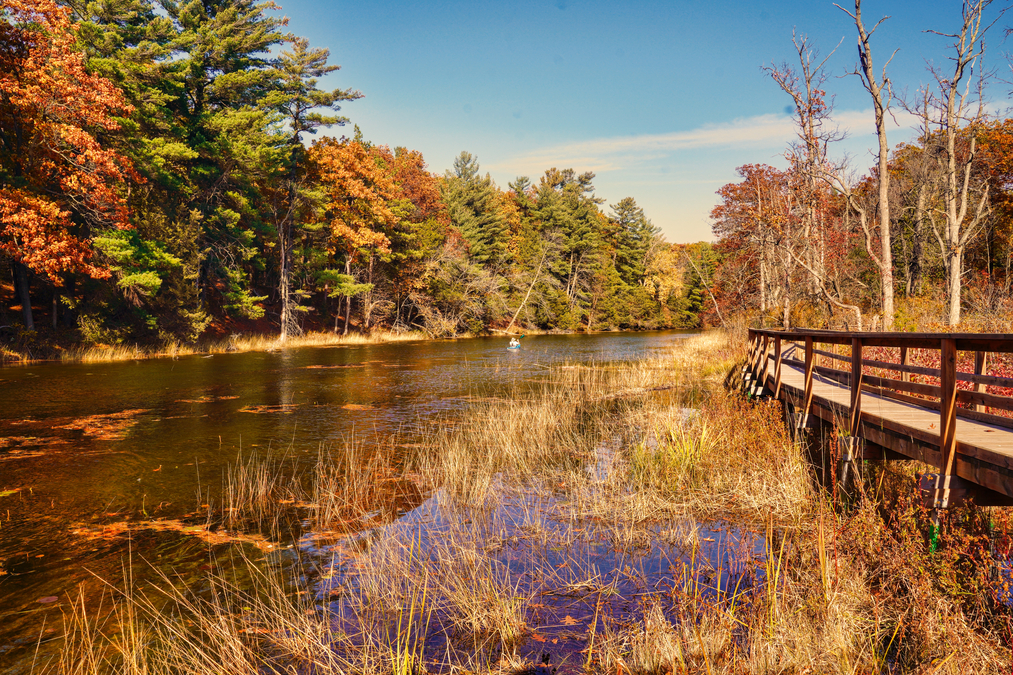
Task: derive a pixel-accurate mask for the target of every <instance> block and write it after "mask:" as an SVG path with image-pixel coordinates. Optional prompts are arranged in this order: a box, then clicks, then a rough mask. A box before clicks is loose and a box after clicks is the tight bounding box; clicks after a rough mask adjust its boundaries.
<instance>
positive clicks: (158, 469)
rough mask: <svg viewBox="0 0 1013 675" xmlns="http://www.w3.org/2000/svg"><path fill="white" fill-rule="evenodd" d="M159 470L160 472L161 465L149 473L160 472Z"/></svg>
mask: <svg viewBox="0 0 1013 675" xmlns="http://www.w3.org/2000/svg"><path fill="white" fill-rule="evenodd" d="M161 470H162V465H161V464H159V465H158V468H157V469H152V470H151V471H152V473H154V472H155V471H161Z"/></svg>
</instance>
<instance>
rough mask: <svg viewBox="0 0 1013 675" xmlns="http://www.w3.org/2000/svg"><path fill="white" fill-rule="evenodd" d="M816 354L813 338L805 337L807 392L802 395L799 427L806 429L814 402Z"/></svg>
mask: <svg viewBox="0 0 1013 675" xmlns="http://www.w3.org/2000/svg"><path fill="white" fill-rule="evenodd" d="M815 356H816V355H815V354H814V353H813V338H812V336H811V335H807V336H806V338H805V393H803V395H802V412H801V414H800V415H799V418H798V428H799V429H804V428H805V427H806V426H808V424H809V408H811V407H812V404H813V371H814V370H815V368H816V359H815V358H814V357H815Z"/></svg>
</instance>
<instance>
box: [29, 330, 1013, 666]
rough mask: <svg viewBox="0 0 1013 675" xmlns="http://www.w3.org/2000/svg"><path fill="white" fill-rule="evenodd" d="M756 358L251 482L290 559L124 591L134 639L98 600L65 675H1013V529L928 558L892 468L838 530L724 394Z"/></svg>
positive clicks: (1000, 526)
mask: <svg viewBox="0 0 1013 675" xmlns="http://www.w3.org/2000/svg"><path fill="white" fill-rule="evenodd" d="M740 355H741V351H740V349H739V348H738V347H736V346H735V344H733V343H731V342H730V341H729V340H728V339H727V337H725V336H722V335H703V336H699V337H695V338H692V339H689V340H686V341H685V342H684V343H683V344H682V345H680V346H679V348H678V349H677V350H675V351H674V352H673V355H672V358H670V359H664V360H658V361H645V362H638V363H632V364H619V365H615V364H601V365H598V366H592V367H587V366H574V367H562V368H556V369H552V370H550V371H549V372H547V374H546V376H545V378H544V379H543V380H542V381H540V382H538V383H535V384H533V385H532V386H531V387H529V388H527V389H518V390H517V391H516V392H515V393H514V395H513V396H509V397H505V398H503V399H500V400H494V401H493V400H480V401H478V402H476V403H475V405H474V406H473V407H472V408H471V410H470V411H469V412H468V413H467V414H466V415H465V417H464V419H462V420H458V421H459V422H460V423H459V424H456V425H454V426H452V427H451V426H449V425H447V426H446V427H443V428H440V429H438V430H437V431H435V432H433V433H432V435H430V436H428V437H426V438H425V439H423V440H424V442H423V443H421V445H422V446H423V447H422V448H419V449H418V450H417V451H413V452H412V453H410V454H407V455H406V454H398V453H397V452H395V450H394V448H396V447H397V443H396V442H393V441H392V442H391V444H390V445H389V446H388V445H384V444H373V445H370V444H361V443H359V444H355V443H353V444H346V445H345V446H342V447H338V448H333V449H323V450H322V451H321V452H320V453H319V455H318V457H317V458H316V461H315V463H311V464H310V465H309V466H306V467H303V468H302V469H299V470H296V469H295V468H292V467H288V466H287V465H285V463H284V462H279V461H275V460H269V459H266V458H261V459H259V460H255V459H254V458H252V457H248V458H245V459H242V460H240V461H237V464H236V465H235V466H234V467H233V468H232V469H231V470H230V472H228V473H227V478H226V484H227V485H228V486H232V487H228V488H226V489H225V493H226V494H227V495H229V496H228V498H227V499H225V503H226V504H227V506H226V512H227V513H232V514H234V518H235V520H233V521H231V522H232V526H235V527H242V526H243V519H244V518H245V519H247V522H249V523H251V525H250V526H256V523H260V524H261V525H263V523H278V522H287V521H286V518H289V516H285V515H278V514H285V513H290V512H295V513H296V514H297V515H298V517H299V518H300V519H301V521H302V523H303V534H301V535H300V536H301V537H302V538H301V539H299V540H298V541H296V542H295V543H294V547H293V548H291V549H288V548H285V547H283V546H279V547H277V549H276V550H275V551H274V552H273V553H271V554H269V555H268V556H267V557H258V556H257V555H255V554H249V552H246V553H243V551H244V549H242V548H240V547H237V546H233V547H232V548H230V549H229V550H230V551H239V552H240V553H239V554H236V555H238V560H237V562H236V563H235V564H234V565H233V566H232V567H231V568H230V569H233V570H239V571H238V572H232V573H226V572H215V573H213V574H210V575H209V576H208V578H207V579H203V580H201V581H200V582H199V583H190V584H181V583H180V582H179V581H178V580H172V579H169V578H168V577H164V578H163V581H162V583H160V584H157V587H158V588H159V589H160V590H159V593H160V594H161V601H160V602H155V601H153V600H151V599H149V597H148V596H144V595H140V594H137V593H134V592H131V591H124V592H123V593H122V594H120V595H119V596H118V597H117V602H116V603H115V606H116V609H115V611H114V612H112V613H111V614H110V613H109V612H106V615H107V616H110V617H112V618H110V619H109V621H110V625H112V624H116V625H117V626H118V628H117V629H116V630H107V629H106V628H105V627H104V626H97V625H96V624H95V623H94V621H92V620H91V619H89V616H90V615H89V614H88V613H87V612H85V611H84V606H83V604H81V603H79V604H77V605H75V606H74V609H73V611H72V613H71V615H70V619H69V624H68V630H67V631H66V637H65V641H64V643H63V649H62V650H61V651H60V652H59V654H58V658H56V659H55V660H52V661H50V662H48V663H49V664H50V668H49V669H50V670H51V671H53V672H57V673H61V674H63V673H74V674H75V675H78V674H80V675H84V674H85V673H89V674H91V673H95V674H96V675H97V673H99V672H112V673H117V674H119V673H122V674H123V675H134V674H141V673H144V674H145V675H149V674H150V675H161V674H162V673H166V674H168V673H170V672H171V673H187V674H189V673H193V674H194V675H196V673H206V672H237V673H349V674H351V673H356V674H364V675H421V673H435V672H444V673H464V672H468V673H474V672H490V673H493V672H494V673H516V672H520V671H529V670H531V669H533V667H534V665H535V664H536V663H542V659H543V658H547V656H544V657H543V655H549V654H554V655H555V656H554V657H553V658H555V659H556V660H555V661H554V662H552V663H551V664H547V666H546V667H551V668H555V669H558V670H559V671H560V672H574V673H575V672H586V673H594V674H600V675H623V674H625V673H637V674H640V673H643V674H645V675H647V674H651V675H661V674H667V673H672V674H673V675H674V674H676V673H679V674H682V673H687V674H688V673H714V674H716V673H728V674H731V673H734V674H736V675H738V674H744V673H756V674H768V673H769V674H773V673H799V674H801V673H840V674H842V675H843V674H848V675H852V674H856V673H887V672H889V673H900V672H909V673H998V672H1005V670H1006V669H1007V668H1006V666H1004V665H1002V664H1008V663H1009V661H1010V651H1009V648H1008V646H1006V642H1005V640H1006V637H1004V633H1003V631H1004V627H1005V625H1006V623H1005V622H1006V621H1008V620H1009V618H1010V613H1009V611H1008V607H1007V608H1006V609H1004V608H1003V607H1004V606H1003V603H1002V602H1001V601H1000V599H1001V598H1002V597H1003V596H1002V595H1001V593H1000V590H998V589H999V587H998V586H997V581H996V579H997V578H999V579H1001V575H996V574H989V573H986V572H985V571H983V570H988V569H994V567H992V568H990V567H989V565H994V563H995V561H996V560H997V559H1000V556H1001V555H1002V553H1001V551H1000V552H999V553H997V552H996V551H997V550H998V549H997V543H1001V542H1003V541H1005V542H1007V543H1008V541H1009V538H1008V537H1006V539H1005V540H1004V539H1002V537H1001V536H999V534H997V532H998V533H1002V532H1010V531H1013V528H1011V527H1010V523H1009V522H1008V518H1006V517H1005V516H1003V515H1001V514H998V513H996V512H993V511H982V510H980V509H978V510H975V509H974V508H973V507H971V508H969V509H968V510H967V511H966V512H959V513H958V512H954V513H953V514H952V515H951V520H952V521H953V522H952V523H951V527H950V529H948V530H947V535H946V536H945V537H944V538H943V540H942V544H941V547H940V552H939V553H938V554H935V555H934V556H933V555H930V554H928V553H927V547H926V546H925V531H926V530H925V527H926V522H927V521H926V520H925V518H926V515H925V513H924V510H921V511H919V508H918V507H917V506H916V505H915V502H914V499H913V497H912V490H911V484H912V482H913V478H912V476H911V475H910V471H908V470H906V469H901V470H896V469H893V468H888V469H883V471H884V472H885V473H882V474H877V473H876V470H873V471H866V472H865V474H864V478H865V482H862V480H861V479H860V480H859V482H858V485H857V495H858V497H857V499H856V501H855V503H854V504H853V505H852V506H851V507H850V508H849V509H847V510H843V509H835V508H833V507H832V505H831V504H830V503H829V495H828V493H827V492H824V491H822V490H821V489H820V488H819V487H818V486H817V485H816V484H815V482H814V481H813V480H812V476H811V473H812V469H811V467H810V466H809V465H807V464H806V462H805V459H804V458H805V452H804V450H803V448H802V447H801V446H800V445H799V444H798V443H796V442H795V441H794V440H793V439H792V438H791V436H790V434H789V433H788V431H787V429H786V428H785V426H784V424H783V422H782V420H781V418H780V410H779V409H778V407H777V405H776V404H772V403H763V402H759V403H757V402H750V401H746V400H743V399H741V398H739V397H738V396H736V395H735V394H734V393H729V392H727V391H725V390H724V388H723V387H722V383H723V382H724V381H726V380H727V378H728V375H729V373H732V372H734V370H735V367H736V359H737V358H738V357H739V356H740ZM688 408H692V410H688ZM258 519H259V520H258ZM958 521H959V522H958ZM730 522H731V523H734V525H732V524H729V523H730ZM958 525H959V527H958ZM961 532H963V533H964V534H960V533H961ZM325 533H329V535H328V536H323V537H321V535H322V534H325ZM317 537H321V538H320V539H319V540H318V539H317ZM1000 548H1001V547H1000ZM248 554H249V555H250V557H244V556H246V555H248ZM216 555H218V556H219V557H220V556H222V555H224V553H223V552H222V551H218V553H217V554H216ZM990 556H991V557H990ZM979 568H980V569H979ZM223 569H224V568H223ZM1006 597H1007V598H1008V596H1006ZM89 621H92V623H89Z"/></svg>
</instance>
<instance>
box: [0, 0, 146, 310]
mask: <svg viewBox="0 0 1013 675" xmlns="http://www.w3.org/2000/svg"><path fill="white" fill-rule="evenodd" d="M68 13H69V12H68V10H66V9H65V8H62V7H60V6H58V5H57V4H56V3H55V2H52V0H4V4H3V6H2V7H0V254H3V255H5V256H6V257H8V258H10V259H11V260H13V261H14V263H15V267H16V268H17V267H18V266H19V265H21V266H23V267H22V268H20V270H21V271H22V274H21V275H19V276H22V277H23V276H24V275H23V271H24V268H27V269H29V270H32V271H33V272H35V273H37V274H40V275H44V276H46V277H48V279H49V280H50V281H52V282H53V283H54V284H56V285H60V284H61V277H60V275H61V273H64V272H84V273H86V274H88V275H90V276H92V277H96V278H101V277H106V276H108V275H109V271H108V269H107V268H105V267H104V266H102V265H100V264H96V263H95V262H93V261H92V259H91V253H92V251H91V247H90V238H89V231H90V229H91V228H93V227H96V226H106V227H108V226H115V227H119V228H126V227H128V222H127V215H128V213H127V207H126V203H125V201H124V199H123V197H122V196H121V195H120V193H119V191H118V187H119V185H121V184H122V183H123V182H124V181H125V180H126V179H127V178H128V177H133V174H132V171H131V169H130V166H129V163H128V162H127V160H125V159H124V158H123V157H122V156H120V155H118V154H117V153H115V152H113V151H111V150H108V149H105V148H103V147H102V144H101V143H100V142H99V140H98V138H96V135H95V133H101V132H104V131H105V132H108V131H112V130H115V129H117V128H119V125H118V123H117V122H116V120H115V119H114V115H116V114H123V113H127V112H129V110H130V107H129V106H128V105H127V104H126V103H125V101H124V99H123V96H122V94H121V92H120V91H119V90H118V89H117V88H116V87H115V86H114V85H113V83H112V82H110V81H109V80H106V79H104V78H101V77H97V76H94V75H90V74H88V72H86V70H85V68H84V56H83V54H81V53H80V52H78V51H76V49H75V40H76V35H75V32H74V28H73V26H72V25H71V23H70V20H69V18H68ZM21 285H22V288H21V289H20V290H19V292H20V293H21V295H22V297H21V299H22V302H23V306H25V309H26V321H27V322H28V323H31V318H30V307H27V299H28V298H27V286H26V285H25V284H24V283H22V284H21Z"/></svg>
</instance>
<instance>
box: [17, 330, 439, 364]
mask: <svg viewBox="0 0 1013 675" xmlns="http://www.w3.org/2000/svg"><path fill="white" fill-rule="evenodd" d="M425 339H427V336H426V335H425V333H422V332H420V331H410V332H404V333H398V332H393V331H386V330H375V331H372V332H371V333H369V334H368V335H367V334H362V333H350V334H348V335H339V334H337V333H330V332H319V333H305V334H303V335H295V336H290V337H289V338H288V339H287V340H286V341H285V342H281V341H279V340H278V336H277V335H233V336H232V337H230V338H227V339H225V340H219V341H215V342H202V343H197V344H184V343H181V342H170V343H166V344H163V345H160V346H157V347H143V346H139V345H95V346H89V347H74V348H71V349H67V350H65V351H62V352H60V355H59V358H60V360H61V361H68V362H79V363H102V362H110V361H134V360H140V359H152V358H173V357H179V356H190V355H194V354H225V353H228V352H269V351H276V350H279V349H293V348H298V347H329V346H334V345H363V344H381V343H385V342H408V341H412V340H425ZM18 360H25V359H18Z"/></svg>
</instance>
